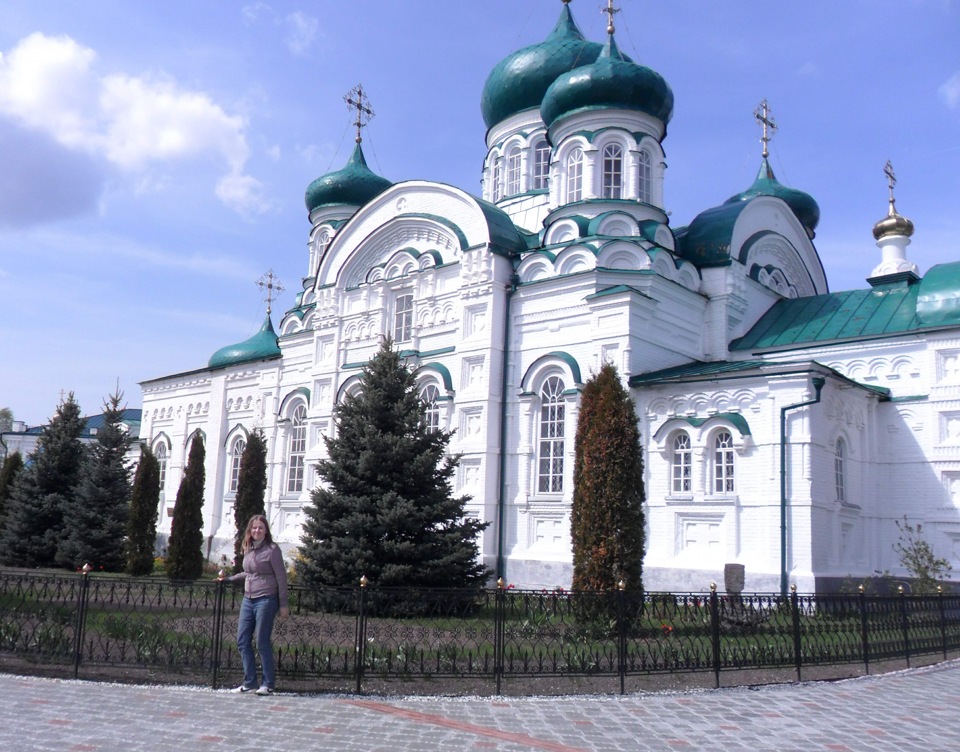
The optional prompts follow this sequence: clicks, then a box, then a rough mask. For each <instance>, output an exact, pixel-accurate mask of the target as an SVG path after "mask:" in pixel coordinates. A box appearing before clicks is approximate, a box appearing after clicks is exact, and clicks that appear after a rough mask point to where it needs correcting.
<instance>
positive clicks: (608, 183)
mask: <svg viewBox="0 0 960 752" xmlns="http://www.w3.org/2000/svg"><path fill="white" fill-rule="evenodd" d="M622 196H623V148H622V147H621V146H620V144H607V145H606V146H604V147H603V197H604V198H622Z"/></svg>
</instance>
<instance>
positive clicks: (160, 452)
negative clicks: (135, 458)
mask: <svg viewBox="0 0 960 752" xmlns="http://www.w3.org/2000/svg"><path fill="white" fill-rule="evenodd" d="M153 454H154V456H155V457H156V458H157V464H158V465H159V466H160V491H161V492H162V491H163V487H164V486H165V485H166V483H167V445H166V444H164V443H163V442H162V441H161V442H160V443H159V444H157V446H156V447H155V448H154V450H153Z"/></svg>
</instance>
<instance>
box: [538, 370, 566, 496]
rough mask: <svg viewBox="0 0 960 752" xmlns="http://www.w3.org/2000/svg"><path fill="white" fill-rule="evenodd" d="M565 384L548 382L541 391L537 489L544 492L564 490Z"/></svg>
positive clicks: (555, 377) (553, 380)
mask: <svg viewBox="0 0 960 752" xmlns="http://www.w3.org/2000/svg"><path fill="white" fill-rule="evenodd" d="M563 437H564V404H563V382H562V381H561V380H560V379H559V377H557V376H551V377H550V378H549V379H547V380H546V381H545V382H544V384H543V388H542V389H541V390H540V445H539V452H538V457H537V489H538V490H539V491H540V492H541V493H561V492H562V491H563V448H564V441H563Z"/></svg>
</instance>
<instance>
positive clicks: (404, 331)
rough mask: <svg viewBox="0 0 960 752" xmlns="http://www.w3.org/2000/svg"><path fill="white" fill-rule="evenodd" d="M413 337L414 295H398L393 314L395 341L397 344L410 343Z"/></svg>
mask: <svg viewBox="0 0 960 752" xmlns="http://www.w3.org/2000/svg"><path fill="white" fill-rule="evenodd" d="M412 336H413V295H412V294H411V293H404V294H403V295H398V296H397V300H396V306H395V307H394V313H393V339H394V341H395V342H409V341H410V338H411V337H412Z"/></svg>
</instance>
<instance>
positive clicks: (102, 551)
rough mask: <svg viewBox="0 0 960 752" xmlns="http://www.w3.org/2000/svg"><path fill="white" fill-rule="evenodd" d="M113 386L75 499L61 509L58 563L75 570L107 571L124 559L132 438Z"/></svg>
mask: <svg viewBox="0 0 960 752" xmlns="http://www.w3.org/2000/svg"><path fill="white" fill-rule="evenodd" d="M122 400H123V393H122V392H120V391H119V390H117V391H116V392H115V393H114V394H112V395H110V397H109V398H108V399H107V401H106V402H104V404H103V425H102V426H101V427H100V428H99V429H98V431H97V438H96V441H95V442H94V443H93V445H92V446H90V447H88V449H87V451H86V453H85V456H84V460H83V464H82V466H81V468H80V483H79V485H78V487H77V494H76V499H75V501H74V503H73V504H71V505H69V506H68V507H67V508H66V509H65V510H64V515H63V521H64V527H65V530H64V537H63V539H62V540H61V541H60V546H59V549H58V551H57V563H58V564H60V565H61V566H63V567H66V568H67V569H76V568H77V567H80V566H83V565H84V564H85V563H89V564H91V565H92V566H93V567H94V568H95V569H102V570H103V571H106V572H120V571H122V570H123V565H124V563H125V557H124V538H125V537H126V534H127V516H128V515H129V512H130V468H129V467H128V466H127V461H126V454H127V449H128V448H129V446H130V437H129V434H128V433H127V431H126V430H124V426H123V410H124V408H123V407H121V406H120V404H121V402H122Z"/></svg>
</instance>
